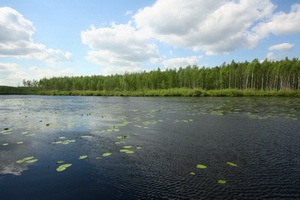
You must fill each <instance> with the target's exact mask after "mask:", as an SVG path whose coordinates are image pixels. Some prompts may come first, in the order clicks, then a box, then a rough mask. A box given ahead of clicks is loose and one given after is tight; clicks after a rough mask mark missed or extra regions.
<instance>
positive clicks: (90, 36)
mask: <svg viewBox="0 0 300 200" xmlns="http://www.w3.org/2000/svg"><path fill="white" fill-rule="evenodd" d="M81 39H82V43H83V44H85V45H88V46H89V48H91V49H92V51H89V52H88V55H87V57H86V59H87V60H89V61H91V62H93V63H96V64H99V65H102V66H104V67H106V68H105V69H104V70H105V71H106V72H109V71H111V70H110V69H112V68H114V69H115V70H116V71H124V69H126V70H128V72H129V71H136V70H137V68H138V67H140V65H141V64H142V63H143V62H144V61H147V60H149V59H151V58H155V57H157V56H158V50H157V47H156V45H154V44H152V43H150V42H149V40H148V38H147V37H146V36H145V35H143V33H142V32H140V31H137V30H136V29H135V28H134V27H133V26H131V24H130V23H129V24H122V25H116V24H112V27H109V28H95V27H91V29H90V30H87V31H83V32H81ZM117 68H119V69H120V70H118V69H117Z"/></svg>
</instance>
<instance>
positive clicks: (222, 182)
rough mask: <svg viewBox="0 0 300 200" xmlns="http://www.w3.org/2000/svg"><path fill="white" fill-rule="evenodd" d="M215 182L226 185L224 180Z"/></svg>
mask: <svg viewBox="0 0 300 200" xmlns="http://www.w3.org/2000/svg"><path fill="white" fill-rule="evenodd" d="M217 182H218V183H220V184H225V183H227V181H225V180H218V181H217Z"/></svg>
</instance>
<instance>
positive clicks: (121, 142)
mask: <svg viewBox="0 0 300 200" xmlns="http://www.w3.org/2000/svg"><path fill="white" fill-rule="evenodd" d="M123 143H125V142H124V141H120V142H115V144H123Z"/></svg>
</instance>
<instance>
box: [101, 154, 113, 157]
mask: <svg viewBox="0 0 300 200" xmlns="http://www.w3.org/2000/svg"><path fill="white" fill-rule="evenodd" d="M111 154H112V153H104V154H102V156H103V157H107V156H110V155H111Z"/></svg>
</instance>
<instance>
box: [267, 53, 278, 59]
mask: <svg viewBox="0 0 300 200" xmlns="http://www.w3.org/2000/svg"><path fill="white" fill-rule="evenodd" d="M266 58H267V59H268V60H275V59H276V58H277V56H275V55H274V53H273V52H269V53H268V54H267V56H266Z"/></svg>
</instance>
